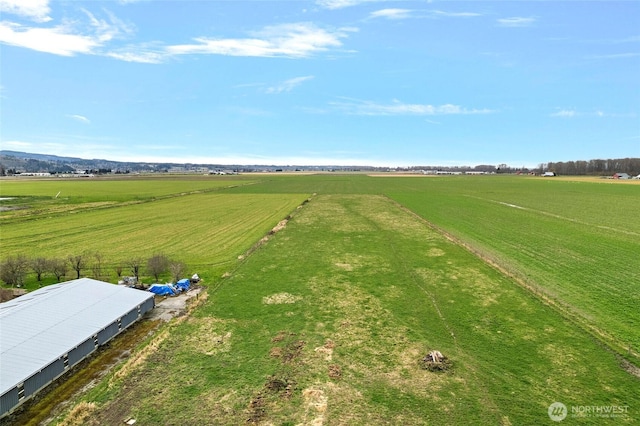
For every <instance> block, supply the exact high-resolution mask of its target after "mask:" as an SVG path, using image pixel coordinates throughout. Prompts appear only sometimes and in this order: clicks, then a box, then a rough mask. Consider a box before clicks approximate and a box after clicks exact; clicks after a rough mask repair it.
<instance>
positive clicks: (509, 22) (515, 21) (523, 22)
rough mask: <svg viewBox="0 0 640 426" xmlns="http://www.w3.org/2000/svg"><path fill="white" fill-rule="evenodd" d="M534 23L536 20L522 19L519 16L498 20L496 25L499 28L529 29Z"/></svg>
mask: <svg viewBox="0 0 640 426" xmlns="http://www.w3.org/2000/svg"><path fill="white" fill-rule="evenodd" d="M535 22H536V18H531V17H530V18H524V17H521V16H514V17H511V18H501V19H498V25H499V26H501V27H530V26H532V25H533V24H534V23H535Z"/></svg>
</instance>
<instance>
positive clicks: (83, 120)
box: [67, 114, 91, 124]
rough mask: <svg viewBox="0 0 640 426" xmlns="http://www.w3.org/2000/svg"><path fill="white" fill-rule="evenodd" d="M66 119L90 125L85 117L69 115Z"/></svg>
mask: <svg viewBox="0 0 640 426" xmlns="http://www.w3.org/2000/svg"><path fill="white" fill-rule="evenodd" d="M67 117H69V118H73V119H74V120H76V121H80V122H81V123H85V124H90V123H91V121H89V119H88V118H87V117H85V116H84V115H78V114H69V115H68V116H67Z"/></svg>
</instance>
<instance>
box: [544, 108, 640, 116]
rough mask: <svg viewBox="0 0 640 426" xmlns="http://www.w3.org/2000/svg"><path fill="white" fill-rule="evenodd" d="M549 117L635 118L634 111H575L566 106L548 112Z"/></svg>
mask: <svg viewBox="0 0 640 426" xmlns="http://www.w3.org/2000/svg"><path fill="white" fill-rule="evenodd" d="M550 116H551V117H559V118H575V117H597V118H604V117H616V118H635V117H636V114H635V113H615V112H607V111H603V110H595V111H588V112H584V111H577V110H575V109H568V108H558V109H557V111H555V112H553V113H551V114H550Z"/></svg>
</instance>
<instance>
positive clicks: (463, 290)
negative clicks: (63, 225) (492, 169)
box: [86, 195, 640, 425]
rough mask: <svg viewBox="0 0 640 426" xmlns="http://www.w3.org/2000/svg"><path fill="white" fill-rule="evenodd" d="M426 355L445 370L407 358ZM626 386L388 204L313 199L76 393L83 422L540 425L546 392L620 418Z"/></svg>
mask: <svg viewBox="0 0 640 426" xmlns="http://www.w3.org/2000/svg"><path fill="white" fill-rule="evenodd" d="M432 349H437V350H439V351H441V352H442V353H443V354H444V355H446V356H447V357H449V359H450V360H451V361H452V368H451V369H450V370H449V371H447V372H444V373H435V372H429V371H427V370H424V369H423V368H422V367H421V359H422V358H423V357H424V356H425V355H426V353H427V352H428V351H429V350H432ZM637 389H638V381H637V379H636V378H635V377H632V376H630V375H628V374H627V373H626V372H624V371H623V370H622V369H620V368H619V365H618V362H617V360H616V358H615V357H614V355H613V354H611V353H609V352H607V351H604V350H603V349H602V347H601V346H599V345H598V344H597V343H596V342H595V341H594V340H593V339H592V338H590V337H589V336H588V335H587V334H586V333H584V332H583V331H582V330H581V329H579V328H576V327H575V326H574V325H572V324H571V323H570V322H567V321H566V320H565V319H564V318H563V317H562V316H561V315H559V314H558V313H557V312H556V311H554V310H553V309H551V308H550V307H548V306H546V305H544V304H542V303H541V302H540V301H539V300H537V299H536V298H534V297H532V296H531V294H530V293H529V292H527V291H525V290H523V289H522V288H520V287H519V286H517V285H515V284H514V283H513V282H512V281H511V280H509V279H507V278H505V277H504V276H503V275H502V274H500V273H499V272H497V271H496V270H495V269H493V268H491V267H489V266H487V265H486V264H484V263H483V262H481V261H480V260H479V259H478V258H477V257H475V256H473V255H471V254H470V253H468V252H467V251H466V250H464V249H462V248H461V247H459V246H457V245H455V244H453V243H451V242H450V241H448V240H447V239H445V238H444V237H442V236H441V235H439V234H438V233H436V232H434V231H433V230H432V229H431V228H430V227H429V226H427V225H426V224H425V223H424V222H423V221H421V220H420V219H418V218H416V217H415V216H414V215H412V214H410V213H408V212H406V211H404V210H403V209H402V208H400V207H399V206H397V205H396V204H394V203H393V202H391V201H389V200H387V199H386V198H384V197H380V196H365V195H333V196H329V195H326V196H325V195H319V196H318V197H316V198H314V199H313V201H312V202H311V203H308V204H307V205H306V206H305V208H304V209H302V210H300V211H298V212H297V213H296V214H295V215H294V216H293V218H292V219H291V220H290V221H289V223H288V225H287V227H286V228H285V229H283V230H282V231H281V232H279V233H278V234H276V235H275V236H273V237H272V238H271V240H270V241H269V242H268V243H267V244H266V245H264V246H262V247H261V248H260V249H259V250H257V251H255V252H254V253H253V254H252V255H251V256H250V257H248V258H247V259H246V260H245V261H244V263H243V264H242V265H241V266H240V267H239V268H238V269H237V270H236V271H234V273H233V274H232V275H231V276H229V277H228V278H226V279H225V280H224V281H223V282H222V283H221V285H220V286H219V287H217V289H216V290H215V291H214V292H213V293H211V294H210V295H209V298H208V300H207V301H206V302H205V303H204V304H203V305H202V306H201V307H199V308H198V309H197V310H196V311H194V312H193V314H192V315H191V316H190V317H189V318H187V319H186V320H185V321H183V322H182V323H179V324H175V325H173V326H171V333H170V335H169V336H168V337H167V338H166V339H165V340H164V341H163V342H162V344H161V345H160V346H159V347H158V348H157V350H156V351H155V352H153V353H151V354H148V358H147V362H146V363H145V364H144V365H143V366H140V368H138V369H136V370H134V371H132V372H131V373H130V374H129V375H128V376H127V377H124V378H121V379H118V380H111V381H109V382H104V383H102V384H101V385H99V386H98V387H97V388H95V389H93V390H92V391H91V392H90V394H89V396H88V397H87V398H86V401H88V402H95V403H96V405H95V408H92V413H91V416H90V417H89V420H88V421H89V422H92V423H93V424H116V423H120V422H122V421H123V420H126V419H128V418H134V419H136V420H137V423H136V424H142V425H151V424H193V425H196V424H198V425H200V424H229V425H232V424H233V425H235V424H241V423H246V422H247V421H250V422H261V423H264V424H300V423H304V424H311V423H312V422H315V424H323V423H326V424H363V425H364V424H388V423H391V424H400V423H405V424H541V423H545V422H549V421H550V420H549V417H548V415H547V408H548V406H549V404H551V403H552V402H554V401H560V402H563V403H564V404H566V405H567V406H572V405H580V406H584V405H597V406H601V405H602V406H611V405H616V406H628V407H629V412H628V413H627V414H625V415H624V416H622V417H619V418H616V419H615V422H616V423H617V424H620V423H622V424H624V423H631V422H633V420H634V419H636V418H637V408H638V407H640V396H639V394H638V393H637ZM573 420H574V421H580V422H581V423H582V422H584V423H589V422H592V423H600V422H602V420H603V419H601V418H581V419H573Z"/></svg>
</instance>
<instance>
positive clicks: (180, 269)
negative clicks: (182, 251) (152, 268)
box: [169, 261, 187, 282]
mask: <svg viewBox="0 0 640 426" xmlns="http://www.w3.org/2000/svg"><path fill="white" fill-rule="evenodd" d="M186 270H187V266H186V265H185V264H184V263H182V262H177V261H172V262H170V263H169V271H170V272H171V277H172V278H173V282H178V281H179V280H180V279H181V278H182V276H183V275H184V271H186Z"/></svg>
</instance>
